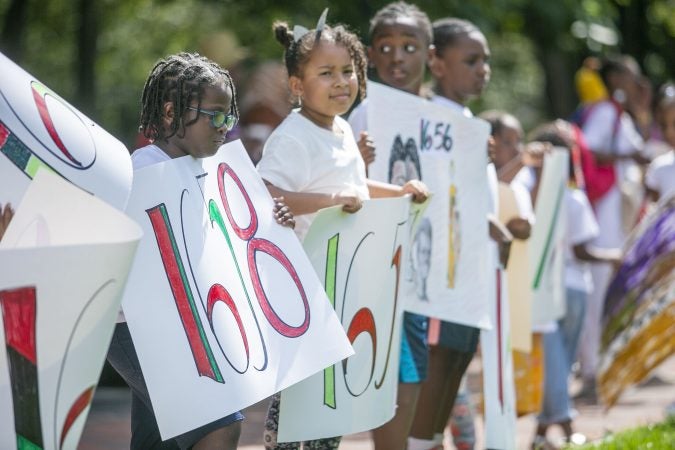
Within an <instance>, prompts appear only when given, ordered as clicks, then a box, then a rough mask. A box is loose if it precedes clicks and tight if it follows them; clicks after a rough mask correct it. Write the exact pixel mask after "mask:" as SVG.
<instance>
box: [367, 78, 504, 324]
mask: <svg viewBox="0 0 675 450" xmlns="http://www.w3.org/2000/svg"><path fill="white" fill-rule="evenodd" d="M368 102H369V103H368V119H367V120H368V132H369V133H370V134H371V136H372V137H373V139H374V141H375V146H376V147H377V157H376V158H375V162H374V163H372V164H371V165H370V166H369V169H368V170H369V176H370V177H371V178H373V179H376V180H380V181H387V182H394V183H396V184H402V183H403V182H404V181H405V180H408V179H412V178H419V179H421V180H422V181H424V183H426V184H427V186H428V187H429V189H430V190H431V192H432V193H433V194H434V195H433V198H432V199H431V201H430V203H429V207H428V208H427V210H426V213H425V215H424V217H423V218H422V219H421V221H420V224H419V226H418V228H417V232H416V235H415V244H414V246H415V249H414V250H413V252H412V270H410V271H406V272H407V273H406V277H405V279H404V280H403V286H402V289H403V292H405V297H406V300H405V301H406V306H405V308H406V309H407V310H409V311H412V312H416V313H420V314H425V315H428V316H432V317H438V318H440V319H443V320H447V321H451V322H456V323H460V324H464V325H470V326H475V327H480V328H489V327H490V326H491V324H490V320H489V315H488V308H489V302H488V300H487V299H488V294H487V289H488V288H487V285H488V279H487V276H488V274H486V273H485V270H484V268H485V267H486V264H487V262H486V258H487V253H488V251H487V244H488V228H487V218H486V217H487V213H488V182H487V173H486V163H487V150H486V148H487V139H488V136H489V134H490V127H489V126H488V124H487V123H486V122H485V121H483V120H480V119H475V118H468V117H464V116H462V115H461V114H458V113H457V112H455V111H453V110H451V109H449V108H446V107H443V106H440V105H437V104H434V103H431V102H429V101H428V100H425V99H423V98H421V97H417V96H414V95H410V94H407V93H404V92H402V91H399V90H396V89H392V88H389V87H386V86H383V85H380V84H377V83H372V82H371V83H369V84H368Z"/></svg>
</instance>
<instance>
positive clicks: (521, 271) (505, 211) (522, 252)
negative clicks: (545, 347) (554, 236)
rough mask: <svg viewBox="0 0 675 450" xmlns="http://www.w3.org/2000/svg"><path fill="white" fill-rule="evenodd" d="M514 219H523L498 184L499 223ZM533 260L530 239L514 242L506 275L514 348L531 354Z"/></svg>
mask: <svg viewBox="0 0 675 450" xmlns="http://www.w3.org/2000/svg"><path fill="white" fill-rule="evenodd" d="M514 217H520V211H519V209H518V204H517V202H516V194H515V192H514V191H513V189H512V188H511V187H510V186H509V185H507V184H505V183H499V220H500V222H501V223H503V224H506V223H508V221H509V220H511V219H513V218H514ZM529 270H530V259H529V239H528V240H520V239H514V240H513V241H512V242H511V250H510V252H509V262H508V265H507V267H506V271H505V272H504V276H506V278H507V280H508V283H506V284H507V286H508V299H509V311H510V313H509V317H510V327H509V329H510V330H511V345H512V347H513V349H514V350H518V351H521V352H526V353H529V352H530V351H532V286H531V285H530V284H529V283H528V282H527V280H529V279H530V278H529V276H530V275H529V273H530V272H529Z"/></svg>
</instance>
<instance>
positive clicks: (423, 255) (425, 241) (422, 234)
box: [410, 217, 432, 301]
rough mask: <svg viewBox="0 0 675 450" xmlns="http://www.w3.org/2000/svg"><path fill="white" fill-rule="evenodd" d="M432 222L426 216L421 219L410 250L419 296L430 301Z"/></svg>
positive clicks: (416, 289) (416, 290)
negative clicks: (428, 294) (428, 287)
mask: <svg viewBox="0 0 675 450" xmlns="http://www.w3.org/2000/svg"><path fill="white" fill-rule="evenodd" d="M431 244H432V232H431V222H430V221H429V219H427V218H426V217H425V218H423V219H422V220H421V221H420V224H419V226H418V228H417V232H416V233H415V241H414V242H413V248H412V251H411V252H410V253H411V255H412V267H413V274H414V275H413V278H414V282H415V292H416V293H417V298H419V299H420V300H424V301H429V297H427V278H428V277H429V270H430V269H431Z"/></svg>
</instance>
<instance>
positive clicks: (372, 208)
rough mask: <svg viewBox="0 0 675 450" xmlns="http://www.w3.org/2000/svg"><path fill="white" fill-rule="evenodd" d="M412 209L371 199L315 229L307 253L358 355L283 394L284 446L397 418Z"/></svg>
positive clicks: (406, 203) (327, 214) (324, 217)
mask: <svg viewBox="0 0 675 450" xmlns="http://www.w3.org/2000/svg"><path fill="white" fill-rule="evenodd" d="M410 205H411V202H410V199H409V198H408V197H401V198H394V199H379V200H369V201H366V202H364V204H363V208H362V209H361V210H360V211H359V212H358V213H356V214H347V213H344V212H343V211H341V209H340V208H330V209H327V210H323V211H321V212H320V213H319V214H318V215H317V217H316V219H315V220H314V222H313V223H312V226H311V228H310V230H309V233H308V234H307V237H306V238H305V241H304V247H305V250H306V251H307V254H308V255H309V257H310V260H311V261H312V264H313V265H314V268H315V269H316V272H317V273H318V274H321V275H323V276H324V283H325V286H326V292H327V293H328V297H329V299H330V301H331V303H333V304H334V306H335V311H336V312H337V314H338V317H340V320H341V322H342V326H343V327H344V329H345V331H346V333H347V336H348V337H349V340H350V342H351V343H352V345H353V346H354V350H355V352H356V353H355V355H354V356H352V357H350V358H348V359H346V360H345V361H343V362H342V364H336V365H334V366H331V367H329V368H327V369H325V370H324V371H323V373H319V374H316V375H314V376H313V377H311V378H308V379H307V380H305V381H303V382H301V383H298V384H296V385H294V386H291V387H290V388H288V389H286V390H284V391H283V392H282V393H281V410H280V419H279V441H280V442H286V441H298V440H300V441H301V440H308V439H316V438H322V437H332V436H342V435H345V434H351V433H356V432H360V431H364V430H370V429H372V428H375V427H378V426H380V425H382V424H383V423H385V422H388V421H389V420H390V419H391V418H392V417H393V416H394V410H395V405H396V389H397V386H398V366H399V352H400V347H401V338H400V331H401V320H402V305H401V300H400V298H399V297H398V295H397V289H398V286H399V281H400V280H401V278H402V275H403V274H402V263H403V260H404V258H405V257H406V252H407V241H408V235H409V226H410V223H409V220H410V219H409V211H410Z"/></svg>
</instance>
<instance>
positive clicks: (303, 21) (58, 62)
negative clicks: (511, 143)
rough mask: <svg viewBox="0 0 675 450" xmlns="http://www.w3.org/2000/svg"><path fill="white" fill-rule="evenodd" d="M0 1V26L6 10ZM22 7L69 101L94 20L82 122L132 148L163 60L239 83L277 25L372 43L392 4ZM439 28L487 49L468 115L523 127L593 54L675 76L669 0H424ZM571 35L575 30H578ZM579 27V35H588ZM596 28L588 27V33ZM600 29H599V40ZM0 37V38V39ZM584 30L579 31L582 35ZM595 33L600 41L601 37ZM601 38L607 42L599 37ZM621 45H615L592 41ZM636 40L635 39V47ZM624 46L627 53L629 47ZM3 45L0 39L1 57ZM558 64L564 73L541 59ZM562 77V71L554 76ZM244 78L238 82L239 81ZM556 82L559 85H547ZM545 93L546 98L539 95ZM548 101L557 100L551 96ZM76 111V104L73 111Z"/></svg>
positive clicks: (29, 58)
mask: <svg viewBox="0 0 675 450" xmlns="http://www.w3.org/2000/svg"><path fill="white" fill-rule="evenodd" d="M13 1H16V0H0V26H3V24H4V23H5V19H6V15H7V13H8V10H9V6H10V4H11V3H12V2H13ZM22 1H24V2H28V14H27V17H26V21H25V24H24V26H23V28H22V29H23V53H22V54H21V55H20V57H19V58H18V62H19V64H20V65H21V66H22V67H23V68H24V69H25V70H27V71H28V72H29V73H32V74H33V75H34V76H35V77H37V78H38V79H40V80H41V81H42V82H44V83H45V84H47V85H48V86H49V87H50V88H52V89H53V90H55V91H56V92H58V93H59V94H60V95H61V96H63V97H64V98H66V99H67V100H69V101H71V102H73V103H75V102H74V100H73V99H75V98H78V96H77V95H76V93H77V92H78V86H77V80H76V77H75V73H76V71H75V69H76V67H77V64H79V61H78V60H77V58H78V57H77V51H76V50H77V49H76V42H77V31H78V30H77V26H78V5H79V4H80V3H81V2H82V1H89V2H90V3H92V4H93V6H94V9H95V11H98V14H99V17H98V23H99V26H98V30H99V35H98V39H97V49H98V54H97V59H96V66H95V73H96V80H95V85H96V95H97V100H96V108H97V109H96V110H94V111H91V112H89V111H88V113H89V115H91V116H92V119H94V120H96V121H97V122H98V123H100V124H101V125H102V126H103V127H105V128H106V129H108V130H109V131H110V132H111V133H112V134H114V135H115V136H117V137H118V138H120V139H121V140H123V141H124V142H125V143H127V145H129V146H133V141H134V136H135V134H136V127H137V118H138V113H139V104H138V103H139V97H140V92H141V89H142V87H143V83H144V81H145V78H146V75H147V73H148V71H149V70H150V68H151V67H152V66H153V64H154V63H155V62H156V61H157V60H158V59H159V58H161V57H163V56H165V55H167V54H170V53H174V52H177V51H182V50H186V51H199V52H200V53H203V54H206V55H207V56H209V57H211V58H213V59H215V60H217V61H218V62H220V63H221V64H222V65H224V66H226V67H228V68H231V69H234V70H235V75H237V72H241V71H242V69H246V68H247V67H250V66H252V65H254V64H256V63H257V62H259V61H263V60H267V59H277V60H279V59H281V55H282V49H281V47H280V45H279V44H278V43H277V42H276V41H275V40H274V36H273V34H272V30H271V27H272V22H273V21H274V20H276V19H282V20H287V21H289V23H290V24H291V25H294V24H300V25H304V26H307V27H311V26H313V25H314V24H315V23H316V20H317V18H318V16H319V15H320V13H321V11H322V10H323V8H324V7H326V6H329V7H330V13H329V21H330V22H331V23H336V22H341V23H345V24H348V26H349V27H350V28H351V29H352V30H354V31H356V32H357V33H358V34H359V35H360V36H361V37H362V39H363V40H364V41H367V32H368V26H369V19H370V18H371V17H372V15H373V14H374V13H375V12H376V11H377V10H378V9H380V8H381V7H382V6H384V5H385V4H387V3H388V1H387V0H342V1H330V2H318V3H317V2H315V1H314V0H249V1H241V0H78V1H71V0H48V1H41V2H40V1H38V0H22ZM415 3H416V4H417V5H418V6H419V7H420V8H421V9H422V10H424V11H426V12H427V13H428V15H429V17H430V18H431V19H432V20H434V19H438V18H441V17H446V16H458V17H462V18H466V19H468V20H471V21H473V22H474V23H476V25H478V26H479V27H480V28H481V29H482V30H483V31H484V32H485V34H486V36H487V37H488V40H489V42H490V46H491V48H492V54H493V60H492V81H491V83H490V85H489V87H488V89H487V91H486V92H485V94H484V95H483V97H482V98H481V99H480V100H479V101H477V102H476V103H475V104H474V105H472V108H474V110H476V111H481V110H483V109H488V108H500V109H506V110H508V111H511V112H513V113H515V114H516V115H517V116H519V117H520V118H521V120H522V121H523V122H524V125H525V127H526V128H529V127H531V126H532V125H534V124H535V123H536V122H538V121H540V120H544V119H546V118H550V117H551V116H552V114H553V111H561V110H563V109H565V107H566V106H564V105H563V106H561V105H556V104H554V102H556V101H559V100H560V98H568V99H573V97H574V93H573V91H572V90H571V83H564V82H561V80H563V81H564V80H571V79H572V76H573V73H574V70H575V69H576V68H577V67H578V63H579V62H580V61H581V59H582V58H583V57H584V56H586V55H588V54H589V53H595V54H602V53H605V52H609V51H614V52H617V51H620V50H623V51H625V48H636V49H637V50H639V52H638V53H636V54H635V55H634V56H636V57H638V59H639V61H640V63H641V64H642V65H643V67H644V68H645V70H646V73H647V74H648V75H649V76H651V77H652V78H653V79H654V80H656V81H657V82H661V81H664V80H665V79H667V78H672V77H673V74H674V73H675V58H672V57H669V56H667V55H670V54H672V48H673V46H674V44H675V13H673V11H675V0H621V1H619V0H558V1H550V0H473V1H471V2H465V1H460V0H419V1H416V2H415ZM634 7H640V8H642V9H643V10H644V15H643V16H644V17H639V18H637V19H631V16H630V14H627V13H626V11H628V9H627V8H634ZM638 19H639V20H640V21H639V22H635V23H633V25H635V24H637V25H639V26H638V27H637V28H635V26H634V27H633V28H634V29H638V30H643V31H640V34H639V37H640V42H633V41H632V40H631V41H630V42H625V41H624V40H621V39H620V38H621V34H620V31H621V30H622V28H621V27H622V26H623V27H624V28H625V27H627V26H628V25H629V24H627V23H624V22H626V21H628V20H638ZM575 30H576V31H575ZM584 30H585V31H584ZM591 30H593V31H592V32H591ZM598 30H599V31H598ZM0 31H1V30H0ZM584 33H585V34H584ZM598 33H599V34H598ZM603 33H605V34H603ZM608 33H609V36H611V34H612V33H615V34H616V36H618V38H619V39H618V40H617V43H616V44H614V45H612V44H611V43H610V44H608V43H607V42H600V41H599V40H598V39H599V38H598V36H600V37H602V36H605V37H606V36H607V35H608ZM631 39H634V37H633V38H631ZM628 44H631V45H632V47H627V45H628ZM2 48H3V43H2V42H0V51H1V49H2ZM551 54H555V55H556V56H555V58H553V59H556V58H558V56H557V55H560V58H564V59H565V61H567V63H566V64H560V63H559V64H558V65H555V66H553V65H552V64H553V63H555V61H553V62H552V61H551V59H552V58H550V57H549V58H547V56H550V55H551ZM561 70H562V71H564V73H560V71H561ZM245 73H246V72H245V70H244V71H243V74H244V75H240V77H242V78H240V79H244V78H243V77H245ZM553 75H557V76H553ZM545 92H547V93H548V94H545ZM552 92H558V93H563V94H562V95H558V96H557V97H556V96H551V93H552ZM75 106H76V107H79V105H77V104H76V103H75Z"/></svg>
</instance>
